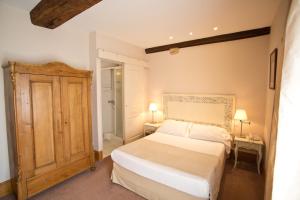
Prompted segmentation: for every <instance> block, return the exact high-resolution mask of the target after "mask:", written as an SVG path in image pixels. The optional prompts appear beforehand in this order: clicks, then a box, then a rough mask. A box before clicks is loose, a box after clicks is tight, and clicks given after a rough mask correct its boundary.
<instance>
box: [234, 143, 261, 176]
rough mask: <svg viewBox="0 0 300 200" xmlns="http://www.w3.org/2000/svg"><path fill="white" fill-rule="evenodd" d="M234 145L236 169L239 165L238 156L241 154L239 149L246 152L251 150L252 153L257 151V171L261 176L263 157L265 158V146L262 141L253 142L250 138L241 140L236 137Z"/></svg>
mask: <svg viewBox="0 0 300 200" xmlns="http://www.w3.org/2000/svg"><path fill="white" fill-rule="evenodd" d="M234 144H235V148H234V158H235V160H234V167H233V168H235V167H236V164H237V160H238V154H239V149H246V150H250V151H255V152H256V153H257V157H256V165H257V171H258V174H260V163H261V160H262V156H263V146H264V143H263V141H262V140H261V139H259V140H252V139H249V138H239V137H235V138H234Z"/></svg>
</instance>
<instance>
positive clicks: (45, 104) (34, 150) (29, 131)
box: [17, 74, 63, 177]
mask: <svg viewBox="0 0 300 200" xmlns="http://www.w3.org/2000/svg"><path fill="white" fill-rule="evenodd" d="M18 80H19V82H18V85H17V92H18V95H19V98H18V100H17V104H19V106H18V108H19V109H21V110H20V112H18V113H19V118H18V119H19V123H18V124H19V127H18V128H19V131H20V135H21V138H20V144H21V146H22V149H23V150H22V152H23V154H24V155H23V156H24V158H23V159H24V160H23V164H24V169H25V170H26V171H27V173H28V174H27V177H31V176H34V175H38V174H42V173H45V172H48V171H51V170H53V169H55V168H57V167H58V166H60V165H61V164H62V162H63V147H62V139H63V138H62V130H61V110H60V82H59V78H58V77H55V76H43V75H29V74H24V75H20V78H19V79H18Z"/></svg>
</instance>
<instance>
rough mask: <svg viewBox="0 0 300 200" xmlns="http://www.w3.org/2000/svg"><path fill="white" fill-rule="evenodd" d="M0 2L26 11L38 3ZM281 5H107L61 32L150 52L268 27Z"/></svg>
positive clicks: (247, 0)
mask: <svg viewBox="0 0 300 200" xmlns="http://www.w3.org/2000/svg"><path fill="white" fill-rule="evenodd" d="M1 1H3V2H5V3H7V4H10V5H12V6H15V7H19V8H21V9H25V10H27V11H30V10H31V9H32V8H33V7H34V6H35V5H36V4H37V3H38V2H39V0H1ZM278 4H279V0H103V1H102V2H100V3H99V4H97V5H95V6H94V7H92V8H90V9H88V10H87V11H85V12H83V13H81V14H80V15H78V16H76V17H75V18H73V19H71V20H70V21H68V22H67V23H65V24H64V25H62V26H66V27H71V28H74V29H81V30H86V31H94V30H97V31H99V32H100V33H102V34H105V35H108V36H111V37H114V38H118V39H120V40H123V41H126V42H128V43H131V44H134V45H136V46H140V47H144V48H147V47H153V46H157V45H164V44H168V43H174V42H181V41H186V40H191V39H197V38H202V37H207V36H213V35H219V34H224V33H231V32H236V31H242V30H248V29H254V28H260V27H265V26H270V25H271V23H272V19H273V16H274V13H275V11H276V9H277V7H278ZM215 26H217V27H218V30H217V31H214V30H213V27H215ZM189 32H193V35H192V36H191V35H189ZM169 36H173V37H174V39H173V40H169Z"/></svg>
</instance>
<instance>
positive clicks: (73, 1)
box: [30, 0, 102, 29]
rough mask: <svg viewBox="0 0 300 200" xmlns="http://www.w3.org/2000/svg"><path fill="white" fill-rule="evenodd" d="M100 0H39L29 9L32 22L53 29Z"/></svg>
mask: <svg viewBox="0 0 300 200" xmlns="http://www.w3.org/2000/svg"><path fill="white" fill-rule="evenodd" d="M100 1H102V0H41V1H40V2H39V3H38V4H37V5H36V6H35V7H34V8H33V9H32V10H31V11H30V19H31V22H32V24H34V25H37V26H41V27H45V28H49V29H54V28H56V27H58V26H60V25H62V24H63V23H65V22H66V21H68V20H70V19H71V18H73V17H75V16H76V15H78V14H80V13H81V12H83V11H85V10H86V9H88V8H90V7H92V6H94V5H95V4H97V3H99V2H100Z"/></svg>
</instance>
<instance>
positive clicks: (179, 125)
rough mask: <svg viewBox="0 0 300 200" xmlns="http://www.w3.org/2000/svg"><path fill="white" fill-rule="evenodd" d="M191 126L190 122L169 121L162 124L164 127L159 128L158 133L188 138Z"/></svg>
mask: <svg viewBox="0 0 300 200" xmlns="http://www.w3.org/2000/svg"><path fill="white" fill-rule="evenodd" d="M190 125H191V123H190V122H184V121H176V120H171V119H168V120H165V121H164V122H163V123H162V125H161V126H160V127H159V128H158V130H157V132H160V133H166V134H170V135H176V136H181V137H187V136H188V133H189V126H190Z"/></svg>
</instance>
